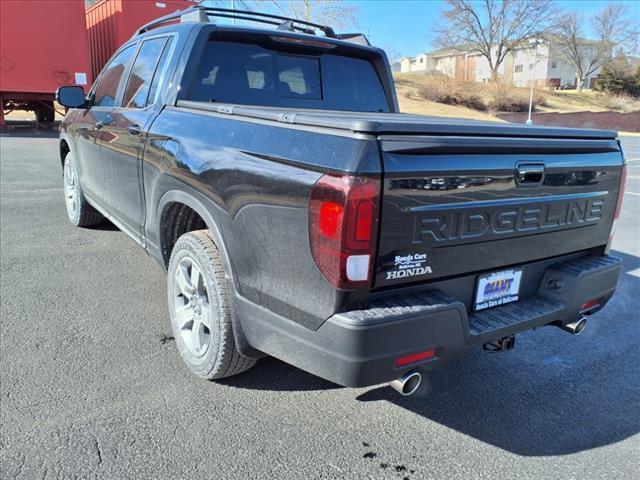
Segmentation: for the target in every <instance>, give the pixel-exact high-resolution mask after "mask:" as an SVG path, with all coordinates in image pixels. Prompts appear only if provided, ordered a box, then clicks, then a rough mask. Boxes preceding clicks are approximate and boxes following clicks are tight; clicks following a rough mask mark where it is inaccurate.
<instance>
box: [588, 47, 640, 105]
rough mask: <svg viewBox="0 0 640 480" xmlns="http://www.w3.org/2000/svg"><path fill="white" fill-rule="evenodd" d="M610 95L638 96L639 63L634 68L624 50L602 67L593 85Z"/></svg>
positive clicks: (639, 85)
mask: <svg viewBox="0 0 640 480" xmlns="http://www.w3.org/2000/svg"><path fill="white" fill-rule="evenodd" d="M593 88H594V89H595V90H598V91H600V92H605V93H608V94H610V95H623V96H624V95H627V96H632V97H639V96H640V65H638V66H636V68H635V69H634V68H633V66H632V65H631V62H630V61H629V58H628V57H627V56H626V55H625V54H624V52H620V53H618V54H617V55H616V56H615V57H614V58H613V60H611V61H610V62H609V63H607V64H606V65H605V66H603V67H602V70H601V71H600V74H599V75H598V79H597V80H596V83H595V85H594V87H593Z"/></svg>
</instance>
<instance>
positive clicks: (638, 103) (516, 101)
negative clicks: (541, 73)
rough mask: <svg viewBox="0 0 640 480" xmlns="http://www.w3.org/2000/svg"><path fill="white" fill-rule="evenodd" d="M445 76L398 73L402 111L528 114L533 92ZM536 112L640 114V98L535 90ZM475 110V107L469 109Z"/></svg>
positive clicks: (480, 115) (488, 116)
mask: <svg viewBox="0 0 640 480" xmlns="http://www.w3.org/2000/svg"><path fill="white" fill-rule="evenodd" d="M443 77H444V76H442V75H424V74H417V73H395V74H394V79H395V82H396V90H397V92H398V101H399V103H400V110H401V111H403V112H407V113H419V114H423V115H441V116H451V117H463V118H472V119H478V120H495V121H497V119H496V118H495V117H493V116H492V115H491V114H490V113H485V111H488V112H496V113H497V112H505V111H506V112H513V111H526V110H527V109H528V105H529V90H528V89H527V88H515V87H512V86H510V85H508V84H498V85H496V84H486V83H476V82H459V81H456V80H454V79H451V78H449V77H444V78H443ZM534 105H535V106H536V107H535V109H536V110H537V111H540V112H560V113H570V112H584V111H591V112H604V111H614V112H630V111H640V99H637V98H631V97H624V98H621V97H613V96H611V95H607V94H604V93H599V92H595V91H591V90H585V91H583V92H582V93H580V94H579V93H578V92H576V91H575V90H559V91H547V90H535V92H534ZM468 107H471V108H468Z"/></svg>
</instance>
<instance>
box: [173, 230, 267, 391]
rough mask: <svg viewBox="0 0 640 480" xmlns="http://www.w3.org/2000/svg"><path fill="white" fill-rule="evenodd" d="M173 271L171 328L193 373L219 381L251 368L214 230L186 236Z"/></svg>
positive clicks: (178, 246)
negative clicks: (239, 343) (237, 332)
mask: <svg viewBox="0 0 640 480" xmlns="http://www.w3.org/2000/svg"><path fill="white" fill-rule="evenodd" d="M168 270H169V271H168V275H167V293H168V304H169V316H170V317H171V327H172V330H173V336H174V338H175V339H176V345H177V347H178V350H179V352H180V356H181V357H182V360H183V361H184V363H185V364H186V365H187V367H188V368H189V370H191V371H192V372H193V373H194V374H196V375H197V376H199V377H201V378H204V379H207V380H214V379H219V378H224V377H229V376H231V375H236V374H238V373H241V372H244V371H245V370H248V369H249V368H251V367H252V366H253V365H254V363H255V360H254V359H251V358H247V357H244V356H243V355H241V354H240V352H239V351H238V349H237V347H236V343H235V339H234V336H233V325H232V322H231V309H230V305H229V303H230V299H229V293H228V291H227V284H226V280H225V275H224V266H223V263H222V258H221V256H220V252H219V251H218V248H217V246H216V245H215V243H214V242H213V240H212V238H211V235H210V233H209V231H208V230H198V231H195V232H189V233H185V234H184V235H182V236H181V237H180V238H179V239H178V241H177V242H176V244H175V247H174V248H173V252H172V253H171V260H170V262H169V269H168Z"/></svg>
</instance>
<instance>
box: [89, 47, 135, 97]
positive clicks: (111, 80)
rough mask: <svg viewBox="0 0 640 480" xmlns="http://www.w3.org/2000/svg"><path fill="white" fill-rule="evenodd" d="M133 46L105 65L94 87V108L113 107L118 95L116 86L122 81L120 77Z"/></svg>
mask: <svg viewBox="0 0 640 480" xmlns="http://www.w3.org/2000/svg"><path fill="white" fill-rule="evenodd" d="M134 47H135V45H129V46H128V47H127V48H125V49H124V50H122V51H121V52H120V53H118V55H116V56H115V58H114V59H113V60H111V63H109V65H107V68H105V69H104V70H103V71H102V75H100V79H99V80H98V84H97V85H96V90H95V96H94V101H93V104H94V105H95V106H96V107H113V106H114V105H115V101H116V94H117V93H118V85H120V80H122V75H123V74H124V72H125V70H126V69H127V67H128V66H129V62H131V57H132V56H133V53H134V52H135V48H134Z"/></svg>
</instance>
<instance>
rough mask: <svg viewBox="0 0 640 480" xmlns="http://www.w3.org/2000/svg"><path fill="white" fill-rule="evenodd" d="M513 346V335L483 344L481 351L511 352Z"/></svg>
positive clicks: (514, 339) (514, 341)
mask: <svg viewBox="0 0 640 480" xmlns="http://www.w3.org/2000/svg"><path fill="white" fill-rule="evenodd" d="M515 346H516V337H515V335H511V336H509V337H504V338H501V339H499V340H494V341H493V342H487V343H485V344H484V345H482V350H483V351H485V352H506V351H508V350H513V347H515Z"/></svg>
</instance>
